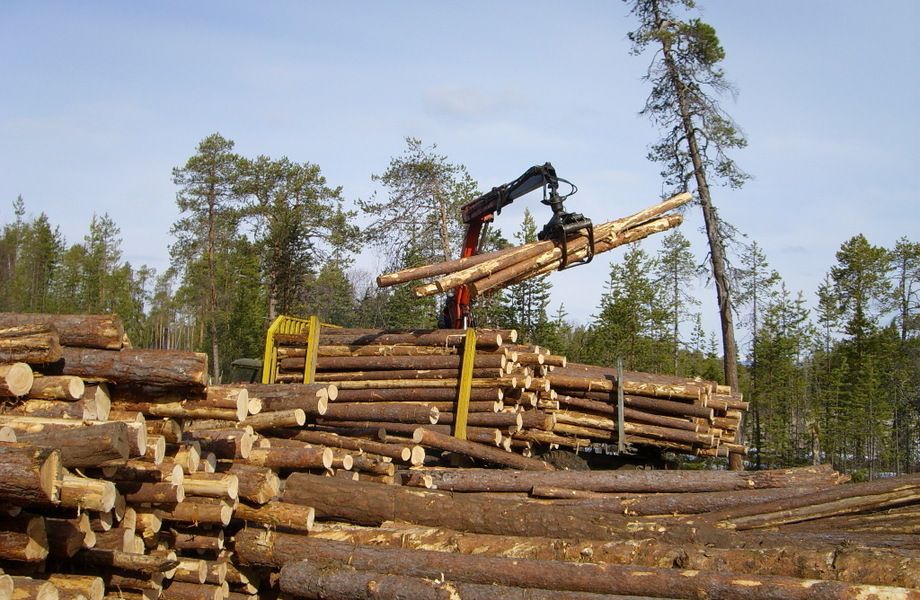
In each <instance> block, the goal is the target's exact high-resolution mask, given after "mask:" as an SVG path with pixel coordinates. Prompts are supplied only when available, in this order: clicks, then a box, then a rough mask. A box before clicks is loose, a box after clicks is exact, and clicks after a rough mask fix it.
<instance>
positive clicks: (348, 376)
mask: <svg viewBox="0 0 920 600" xmlns="http://www.w3.org/2000/svg"><path fill="white" fill-rule="evenodd" d="M291 373H292V374H291ZM507 373H508V372H507V371H506V370H505V369H501V368H485V369H479V368H476V369H473V377H475V378H477V379H495V378H501V377H504V376H505V375H506V374H507ZM459 375H460V370H459V369H405V370H393V371H383V370H380V371H319V372H317V373H316V380H317V381H322V382H329V383H335V384H337V385H338V384H340V383H346V382H354V381H394V380H395V381H404V380H406V381H410V380H411V381H414V380H426V381H430V380H433V379H445V380H451V381H454V380H456V379H457V378H458V377H459ZM292 377H293V378H296V377H303V373H302V372H301V371H300V370H299V369H294V370H293V372H292V371H284V372H281V373H280V374H279V375H278V378H279V381H285V379H290V378H292Z"/></svg>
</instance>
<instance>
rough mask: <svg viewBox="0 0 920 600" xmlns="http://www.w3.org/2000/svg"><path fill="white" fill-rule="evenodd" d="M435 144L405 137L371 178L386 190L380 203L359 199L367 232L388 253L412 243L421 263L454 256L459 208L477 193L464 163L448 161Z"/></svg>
mask: <svg viewBox="0 0 920 600" xmlns="http://www.w3.org/2000/svg"><path fill="white" fill-rule="evenodd" d="M436 150H437V146H436V145H432V146H428V147H426V146H424V145H423V144H422V141H421V140H419V139H415V138H406V149H405V151H404V152H403V154H402V155H401V156H398V157H394V158H392V159H391V160H390V164H389V166H388V167H387V169H386V170H385V171H384V172H383V173H381V174H379V175H374V176H373V177H372V179H373V180H374V181H377V182H379V183H381V184H382V185H383V186H384V188H386V190H387V199H386V200H383V201H374V200H369V201H359V202H358V205H359V206H360V208H361V209H362V210H363V211H364V212H365V213H366V214H367V215H369V216H371V217H373V218H374V222H373V223H372V224H371V226H370V227H368V228H367V233H368V235H369V237H370V239H371V240H372V241H374V242H375V243H376V244H377V245H378V246H379V247H380V248H381V249H383V250H384V251H387V252H388V253H389V254H390V256H391V257H392V256H398V249H400V248H403V247H405V246H406V245H412V246H414V247H415V248H416V249H417V252H418V253H419V254H420V257H421V258H422V262H423V263H429V262H438V261H442V260H449V259H451V258H454V257H455V256H456V254H457V250H458V249H459V247H460V240H461V239H462V236H463V227H462V223H461V221H460V207H461V206H463V205H464V204H466V203H467V202H469V201H470V200H473V199H474V198H475V197H476V188H477V184H476V182H475V181H474V180H473V178H472V177H470V175H469V173H468V172H467V170H466V167H464V166H463V165H458V164H452V163H450V162H448V160H447V157H446V156H444V155H441V154H438V153H437V152H436Z"/></svg>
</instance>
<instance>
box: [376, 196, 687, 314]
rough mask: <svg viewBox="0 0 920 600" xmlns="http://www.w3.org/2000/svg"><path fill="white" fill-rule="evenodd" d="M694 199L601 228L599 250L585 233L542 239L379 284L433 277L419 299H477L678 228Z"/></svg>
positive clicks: (596, 233) (683, 199)
mask: <svg viewBox="0 0 920 600" xmlns="http://www.w3.org/2000/svg"><path fill="white" fill-rule="evenodd" d="M691 199H692V196H691V195H690V194H688V193H682V194H678V195H676V196H673V197H672V198H669V199H668V200H665V201H664V202H661V203H659V204H656V205H654V206H650V207H649V208H646V209H644V210H641V211H639V212H637V213H635V214H632V215H630V216H628V217H623V218H621V219H616V220H614V221H608V222H606V223H602V224H600V225H596V226H595V227H594V246H593V248H592V247H591V245H590V238H589V236H588V234H587V233H586V232H584V231H581V232H578V233H576V234H574V235H573V236H572V237H571V238H570V239H567V240H565V243H564V244H563V243H562V241H561V240H542V241H538V242H532V243H528V244H523V245H521V246H514V247H510V248H505V249H503V250H497V251H495V252H489V253H484V254H476V255H473V256H470V257H466V258H459V259H457V260H449V261H444V262H440V263H435V264H431V265H424V266H421V267H413V268H410V269H404V270H402V271H396V272H394V273H387V274H385V275H381V276H379V277H378V278H377V285H378V286H380V287H385V286H390V285H396V284H399V283H405V282H408V281H416V280H419V279H429V278H430V279H433V280H432V281H431V282H430V283H427V284H423V285H420V286H418V287H416V288H415V294H416V295H417V296H433V295H435V294H439V293H443V292H448V291H450V290H453V289H455V288H458V287H460V286H462V285H465V286H467V289H468V290H469V292H470V297H471V298H475V297H477V296H479V295H482V294H486V293H489V292H494V291H497V290H499V289H501V288H503V287H506V286H509V285H513V284H516V283H520V282H522V281H526V280H527V279H530V278H532V277H537V276H539V275H544V274H546V273H550V272H552V271H555V270H556V269H559V268H560V267H563V266H565V265H567V264H571V263H575V262H578V261H581V260H584V259H586V258H588V257H589V256H593V254H600V253H602V252H607V251H609V250H613V249H614V248H617V247H619V246H622V245H624V244H628V243H631V242H636V241H638V240H641V239H643V238H646V237H648V236H650V235H652V234H655V233H659V232H662V231H667V230H668V229H672V228H674V227H677V226H678V225H680V223H681V221H682V217H681V216H680V215H679V214H674V213H670V214H668V213H669V211H672V210H674V209H676V208H678V207H680V206H683V205H684V204H686V203H688V202H690V200H691ZM592 250H593V254H592Z"/></svg>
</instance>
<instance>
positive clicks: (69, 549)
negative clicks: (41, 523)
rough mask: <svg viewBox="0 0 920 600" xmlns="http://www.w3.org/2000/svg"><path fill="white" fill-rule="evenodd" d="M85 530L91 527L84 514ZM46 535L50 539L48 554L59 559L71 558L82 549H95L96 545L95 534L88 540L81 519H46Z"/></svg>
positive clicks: (92, 533)
mask: <svg viewBox="0 0 920 600" xmlns="http://www.w3.org/2000/svg"><path fill="white" fill-rule="evenodd" d="M82 516H83V518H84V519H85V525H84V528H88V526H89V518H88V517H87V516H86V513H83V515H82ZM45 534H46V535H47V537H48V554H49V555H50V556H54V557H57V558H71V557H73V556H74V555H75V554H76V553H77V552H78V551H79V550H80V549H81V548H83V547H84V544H85V545H86V547H89V548H91V547H93V546H94V545H95V544H96V534H95V532H92V531H91V532H90V534H91V535H90V536H89V538H88V539H87V535H86V531H84V529H81V524H80V519H79V518H77V519H54V518H46V519H45Z"/></svg>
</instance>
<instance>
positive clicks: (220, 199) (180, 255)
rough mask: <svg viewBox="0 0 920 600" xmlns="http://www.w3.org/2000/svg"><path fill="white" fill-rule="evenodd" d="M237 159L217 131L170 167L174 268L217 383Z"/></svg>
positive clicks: (234, 233) (235, 219) (236, 217)
mask: <svg viewBox="0 0 920 600" xmlns="http://www.w3.org/2000/svg"><path fill="white" fill-rule="evenodd" d="M239 166H240V157H239V156H238V155H236V154H234V153H233V142H232V141H230V140H228V139H226V138H224V137H223V136H221V135H220V134H219V133H214V134H211V135H209V136H208V137H206V138H204V139H203V140H202V141H201V143H199V144H198V148H197V152H196V154H195V155H194V156H192V157H191V158H189V159H188V161H187V162H186V163H185V165H183V166H182V167H176V168H174V169H173V183H175V184H176V185H177V186H179V191H178V193H177V194H176V204H177V206H178V207H179V211H180V213H181V215H180V219H179V220H178V221H177V222H176V223H175V224H174V225H173V227H172V234H173V236H175V238H176V242H175V243H174V244H173V245H172V246H171V247H170V254H171V255H172V264H173V267H174V268H175V269H176V270H177V271H178V272H180V273H182V277H183V282H184V284H185V286H186V287H187V288H189V290H190V291H192V290H195V289H196V288H198V289H201V290H202V291H203V293H200V294H199V293H194V292H192V293H190V294H189V298H188V299H189V300H192V301H194V302H195V303H196V305H197V311H196V312H197V313H198V315H199V316H200V318H201V319H202V323H204V324H205V325H206V327H207V330H208V338H209V344H210V354H211V375H212V377H213V379H214V380H215V381H218V382H219V381H220V380H221V377H220V364H221V359H220V348H219V340H220V336H219V332H218V329H219V328H220V327H221V325H220V324H221V320H222V319H223V320H226V318H227V313H226V310H227V309H226V304H227V303H226V302H225V300H226V297H225V296H224V295H223V294H221V295H219V294H218V289H219V288H218V280H219V279H220V274H219V269H220V268H221V266H222V265H219V264H218V260H219V256H220V255H221V254H224V255H226V248H227V247H228V246H229V245H232V244H233V243H235V241H236V240H237V238H238V226H239V221H240V217H241V214H240V211H239V204H240V198H239V194H238V191H237V189H236V186H237V184H238V179H239Z"/></svg>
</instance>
